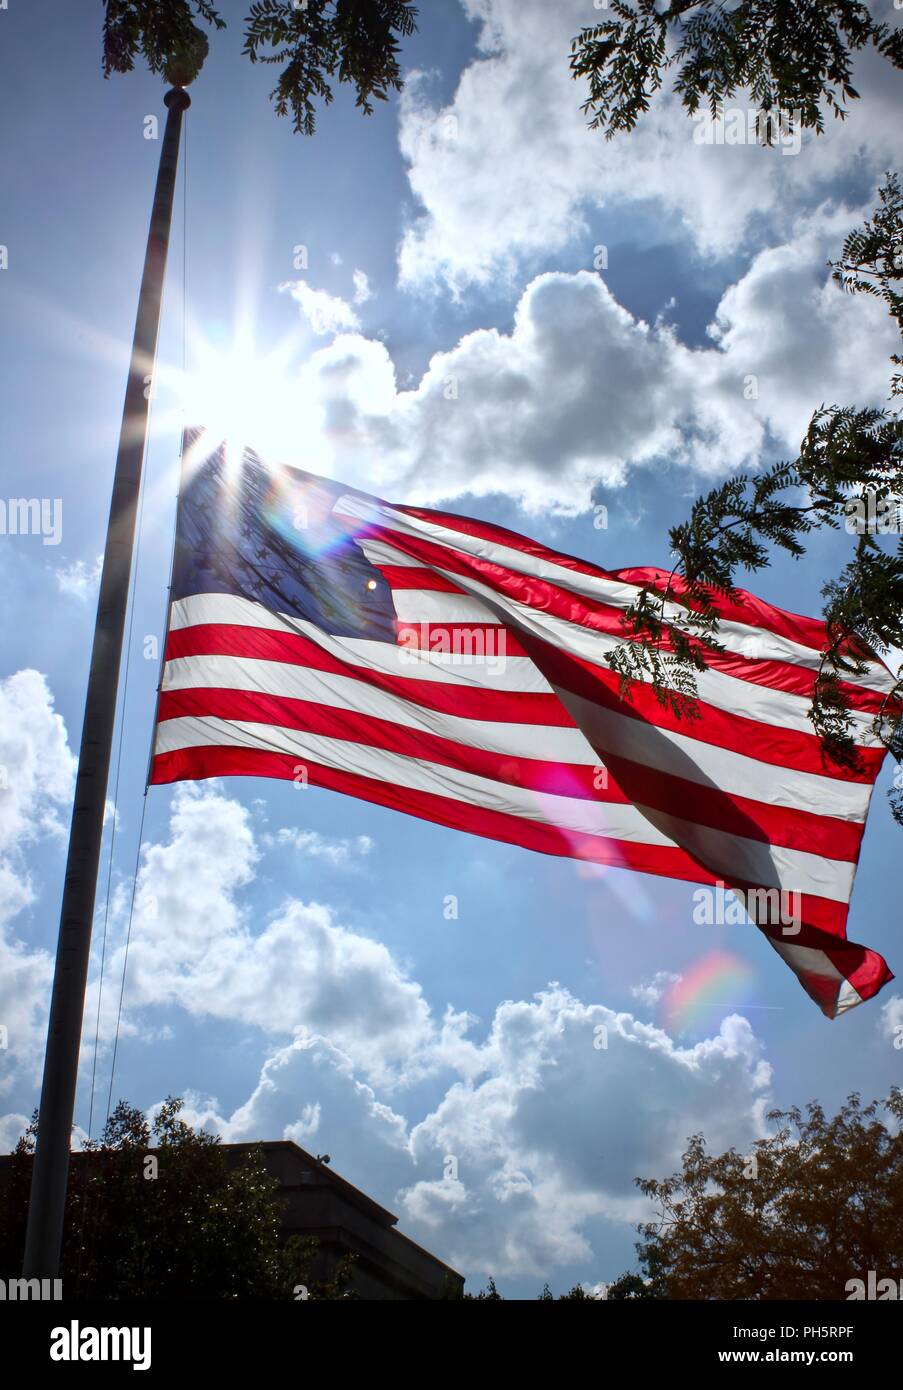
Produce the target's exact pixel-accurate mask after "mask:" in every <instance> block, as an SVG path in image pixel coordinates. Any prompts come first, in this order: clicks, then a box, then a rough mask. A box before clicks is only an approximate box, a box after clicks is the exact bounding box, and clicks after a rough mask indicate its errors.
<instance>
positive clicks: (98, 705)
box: [23, 43, 206, 1279]
mask: <svg viewBox="0 0 903 1390" xmlns="http://www.w3.org/2000/svg"><path fill="white" fill-rule="evenodd" d="M204 47H205V48H206V43H205V45H204ZM183 61H184V55H183ZM201 61H203V55H201ZM191 66H192V64H191V63H189V65H188V68H186V67H184V66H183V67H182V68H180V69H178V72H179V75H178V76H176V73H175V69H171V70H170V71H168V73H167V76H169V78H170V81H175V82H179V81H180V80H181V81H183V82H184V81H186V80H187V81H190V80H191V78H192V77H193V76H195V75H196V72H197V69H198V68H199V67H200V62H197V61H195V64H194V71H190V69H191ZM183 73H185V74H186V75H185V76H183V75H182V74H183ZM164 101H165V103H166V107H167V111H168V114H167V117H166V130H165V132H164V135H163V148H162V149H161V151H160V167H159V170H158V172H157V184H156V188H155V191H154V203H153V209H152V211H151V219H150V231H149V233H148V238H147V251H146V254H145V259H144V274H143V277H142V280H141V294H140V297H139V299H138V314H137V318H136V321H135V337H134V341H133V344H132V358H131V365H130V367H129V377H128V384H127V386H126V392H125V406H124V409H123V415H122V430H121V433H120V436H119V452H118V454H117V457H116V472H115V474H114V478H113V495H112V500H111V503H110V519H109V525H108V528H107V540H106V547H105V550H104V557H103V571H102V574H101V580H100V596H99V598H98V603H97V621H96V625H95V628H94V646H93V649H92V652H91V670H90V674H89V677H88V692H87V696H86V699H85V716H84V723H83V725H82V740H81V748H80V750H79V758H78V776H77V779H76V784H75V803H74V806H73V809H72V825H71V829H70V832H69V854H68V858H67V860H66V877H65V882H64V887H63V903H62V910H61V913H60V931H59V940H58V944H57V954H56V967H55V970H54V976H53V994H52V997H51V1004H50V1025H49V1028H48V1033H47V1050H46V1053H45V1055H44V1077H43V1081H42V1084H41V1105H40V1111H39V1114H38V1134H37V1147H36V1150H35V1157H34V1168H33V1171H32V1176H31V1197H30V1200H29V1204H28V1226H27V1230H26V1236H25V1264H24V1271H23V1272H24V1275H25V1277H26V1278H29V1279H34V1278H39V1279H41V1278H55V1277H56V1275H57V1272H58V1269H59V1261H60V1252H61V1248H62V1240H63V1214H64V1210H65V1205H66V1186H67V1181H68V1176H69V1139H70V1135H71V1132H72V1118H73V1113H74V1110H75V1092H76V1083H77V1080H78V1054H79V1043H80V1040H81V1030H82V1015H83V1012H84V1005H85V989H86V986H87V981H88V961H89V957H90V952H91V923H92V918H93V915H94V897H95V891H96V887H97V870H98V863H99V859H100V848H101V838H102V835H103V817H104V807H105V804H106V794H107V775H108V772H109V767H110V753H111V749H112V743H113V724H114V718H115V712H116V692H117V686H118V681H119V665H120V658H121V654H122V638H123V631H124V628H125V617H126V608H127V604H128V588H129V577H130V574H131V569H132V548H133V542H134V537H135V519H136V515H137V507H138V494H139V489H140V486H141V469H142V465H143V460H144V449H145V443H146V439H147V417H148V397H149V395H150V392H149V391H147V390H146V387H147V385H148V384H149V383H150V382H151V380H152V375H153V369H154V361H155V357H156V351H157V337H158V332H159V327H160V305H161V300H162V295H163V278H164V274H165V271H166V255H167V251H168V249H169V232H170V225H171V222H172V205H173V195H174V192H175V186H176V169H177V166H178V160H179V138H180V135H181V130H182V114H183V112H185V111H186V110H187V109H188V107H189V106H190V105H191V98H190V97H189V95H188V93H187V92H186V91H185V90H184V89H183V86H181V85H179V86H175V87H173V89H172V90H171V91H168V92H167V93H166V96H165V97H164Z"/></svg>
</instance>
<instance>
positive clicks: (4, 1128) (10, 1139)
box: [0, 1112, 28, 1154]
mask: <svg viewBox="0 0 903 1390" xmlns="http://www.w3.org/2000/svg"><path fill="white" fill-rule="evenodd" d="M27 1127H28V1119H27V1117H26V1116H25V1115H17V1114H15V1113H14V1112H11V1113H10V1114H9V1115H0V1154H8V1153H12V1151H13V1149H14V1148H15V1147H16V1144H17V1143H18V1142H19V1139H20V1138H21V1137H22V1135H23V1134H24V1133H25V1130H26V1129H27Z"/></svg>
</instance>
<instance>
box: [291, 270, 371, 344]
mask: <svg viewBox="0 0 903 1390" xmlns="http://www.w3.org/2000/svg"><path fill="white" fill-rule="evenodd" d="M365 278H366V277H365ZM279 288H280V289H281V290H287V291H288V293H289V294H290V295H291V297H292V299H293V300H294V301H295V303H296V304H297V305H298V307H299V308H300V310H301V313H302V314H303V315H304V317H305V318H306V319H307V321H308V323H309V324H310V326H311V328H312V329H313V331H314V333H316V334H317V335H318V336H320V337H325V336H326V335H327V334H329V333H350V332H353V331H354V330H355V329H357V328H359V327H360V324H359V321H358V317H357V314H356V313H355V312H354V310H353V309H352V307H351V305H350V304H348V303H346V301H345V300H344V299H340V298H339V297H338V296H337V295H332V294H327V292H326V290H315V289H312V288H311V286H310V285H308V283H307V281H306V280H292V281H289V282H287V283H286V284H284V285H280V286H279ZM355 302H360V301H357V300H356V301H355Z"/></svg>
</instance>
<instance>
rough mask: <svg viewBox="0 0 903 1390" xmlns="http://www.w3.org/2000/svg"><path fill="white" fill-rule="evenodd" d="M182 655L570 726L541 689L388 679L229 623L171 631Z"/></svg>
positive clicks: (457, 710) (170, 649) (170, 655)
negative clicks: (289, 669) (278, 668)
mask: <svg viewBox="0 0 903 1390" xmlns="http://www.w3.org/2000/svg"><path fill="white" fill-rule="evenodd" d="M187 656H236V657H245V658H250V659H253V660H258V661H278V662H283V663H284V664H286V665H290V666H307V667H310V668H311V669H312V670H315V671H328V672H331V673H332V674H334V675H340V676H350V677H351V678H352V679H354V680H359V681H364V682H365V683H366V684H368V685H372V686H374V687H375V688H376V689H378V690H385V691H387V692H388V693H389V694H391V695H397V696H399V697H400V698H401V699H403V700H410V701H411V703H412V704H415V705H422V706H423V707H424V708H425V709H434V710H439V711H441V712H443V713H445V714H459V715H461V716H462V717H463V718H465V719H489V720H492V721H494V722H496V723H502V724H504V723H511V724H549V725H554V726H555V727H557V728H568V727H571V728H572V727H573V726H574V721H573V719H571V717H570V715H569V714H568V713H567V711H566V710H565V708H564V706H563V705H562V703H561V701H560V700H559V699H558V697H557V695H552V694H547V693H544V692H542V691H537V692H533V691H511V692H509V691H505V690H487V689H483V688H477V687H473V686H469V685H453V684H450V683H448V682H444V681H431V680H417V679H415V678H413V677H412V678H407V677H404V676H389V675H386V674H385V673H383V672H380V671H374V670H371V669H370V668H368V667H364V666H357V665H355V664H354V663H353V662H350V661H342V660H340V659H339V658H338V657H335V656H333V655H332V654H331V653H330V652H327V651H325V650H324V648H323V647H321V646H319V645H318V644H317V643H316V642H314V641H312V640H311V639H310V638H308V637H305V636H303V635H302V634H301V633H295V632H279V631H273V630H271V629H269V628H262V627H244V626H241V625H240V624H232V623H196V624H194V625H192V626H191V627H180V628H176V629H175V630H174V631H171V632H170V634H169V638H168V640H167V643H166V659H167V661H174V660H176V659H177V658H179V657H187Z"/></svg>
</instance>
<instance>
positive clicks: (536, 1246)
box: [188, 985, 771, 1280]
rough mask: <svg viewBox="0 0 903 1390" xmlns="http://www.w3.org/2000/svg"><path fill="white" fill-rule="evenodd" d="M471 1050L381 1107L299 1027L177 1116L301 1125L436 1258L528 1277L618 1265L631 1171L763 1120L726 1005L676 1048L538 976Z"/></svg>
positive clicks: (758, 1059)
mask: <svg viewBox="0 0 903 1390" xmlns="http://www.w3.org/2000/svg"><path fill="white" fill-rule="evenodd" d="M600 1038H601V1039H604V1041H605V1044H606V1045H605V1046H604V1047H600V1046H599V1045H598V1044H599V1040H600ZM476 1056H477V1065H478V1071H477V1074H476V1075H472V1076H469V1077H462V1076H458V1077H454V1076H452V1078H451V1079H450V1084H448V1085H447V1086H445V1087H444V1089H443V1091H442V1093H441V1094H440V1098H439V1099H438V1101H437V1102H436V1103H435V1104H434V1105H433V1106H432V1108H429V1107H427V1110H426V1113H424V1112H423V1109H422V1101H419V1103H418V1099H417V1097H416V1095H411V1096H409V1097H408V1099H407V1100H406V1101H404V1102H402V1101H399V1100H398V1099H397V1098H396V1099H395V1100H394V1102H393V1105H391V1106H390V1105H388V1104H386V1103H385V1101H384V1100H382V1099H381V1098H380V1095H379V1087H378V1086H375V1087H374V1086H371V1085H369V1084H366V1083H364V1082H362V1081H361V1080H359V1079H358V1077H357V1075H356V1070H355V1067H354V1065H353V1063H352V1062H351V1059H350V1058H349V1057H348V1055H347V1053H345V1052H344V1051H343V1050H342V1049H341V1048H340V1047H336V1046H335V1045H334V1044H332V1043H331V1042H330V1041H328V1040H327V1039H326V1038H325V1037H322V1036H321V1037H308V1038H300V1037H299V1038H296V1039H295V1040H294V1041H293V1042H292V1043H290V1044H289V1045H287V1046H285V1047H280V1048H279V1049H278V1050H277V1051H276V1052H275V1053H274V1054H273V1055H272V1056H271V1057H270V1058H268V1060H267V1061H266V1063H265V1064H264V1066H263V1068H262V1071H261V1075H260V1080H259V1082H258V1084H257V1086H256V1087H255V1089H254V1091H253V1092H252V1094H251V1095H250V1097H249V1098H248V1100H247V1101H245V1102H244V1103H243V1104H241V1105H240V1106H239V1107H238V1108H237V1109H236V1110H234V1111H233V1112H232V1113H231V1114H228V1115H223V1114H221V1113H220V1108H219V1106H218V1104H217V1102H216V1101H215V1099H207V1100H204V1099H202V1098H200V1097H194V1096H192V1097H190V1098H189V1107H188V1118H189V1119H190V1120H191V1121H192V1122H193V1123H195V1124H203V1125H206V1126H207V1127H208V1128H210V1129H212V1130H214V1131H216V1132H218V1133H220V1134H221V1135H222V1137H223V1138H224V1139H226V1140H229V1141H233V1142H234V1141H240V1140H254V1139H266V1138H268V1139H273V1138H279V1137H281V1138H294V1139H295V1140H296V1142H300V1143H302V1145H303V1144H304V1143H305V1139H309V1138H312V1137H314V1136H315V1138H316V1147H317V1148H326V1149H328V1151H329V1152H330V1154H331V1155H332V1160H333V1167H334V1168H335V1169H336V1171H337V1172H340V1173H341V1174H342V1176H343V1177H346V1178H348V1179H349V1180H350V1181H352V1182H355V1183H357V1184H358V1185H360V1186H362V1187H363V1188H364V1189H365V1190H366V1191H367V1192H368V1193H369V1194H370V1195H372V1196H374V1197H375V1198H376V1199H377V1200H379V1201H382V1202H383V1203H384V1204H385V1205H388V1206H389V1207H390V1209H392V1210H393V1211H395V1212H396V1214H397V1215H398V1216H399V1218H400V1224H401V1227H402V1229H403V1230H405V1231H406V1232H407V1233H408V1234H410V1235H412V1236H413V1237H414V1238H415V1239H417V1240H419V1241H421V1242H423V1243H424V1244H426V1245H427V1246H428V1248H430V1249H432V1250H434V1251H436V1253H438V1254H440V1255H441V1256H442V1257H443V1258H444V1259H446V1260H448V1261H449V1262H450V1263H451V1264H453V1265H455V1266H457V1267H459V1268H464V1269H465V1270H467V1271H468V1273H469V1274H470V1275H472V1276H475V1277H480V1276H485V1275H486V1274H489V1273H495V1274H496V1275H499V1276H509V1277H515V1276H517V1277H531V1278H536V1279H537V1280H541V1279H545V1278H547V1277H552V1276H553V1275H554V1273H555V1271H556V1270H558V1269H562V1268H574V1267H575V1266H579V1267H581V1268H583V1269H584V1270H585V1271H586V1273H587V1274H588V1275H590V1276H592V1277H593V1278H595V1279H597V1280H598V1279H599V1278H601V1277H602V1276H605V1277H613V1275H614V1274H615V1273H619V1272H620V1270H612V1269H607V1268H603V1267H602V1266H603V1265H604V1260H605V1257H604V1251H603V1249H602V1243H603V1240H604V1234H605V1232H606V1231H609V1230H610V1228H611V1223H614V1224H615V1226H616V1227H619V1228H620V1229H621V1230H623V1231H626V1230H627V1229H629V1228H630V1227H631V1226H632V1224H633V1223H634V1222H636V1221H637V1220H640V1219H642V1218H643V1217H644V1216H645V1215H646V1210H647V1209H646V1205H645V1202H644V1200H643V1199H642V1198H640V1197H639V1196H638V1194H637V1192H636V1188H635V1186H634V1182H633V1179H634V1177H635V1176H637V1175H647V1174H648V1175H653V1174H655V1175H664V1174H666V1173H668V1172H670V1171H671V1170H672V1168H673V1167H674V1166H675V1165H679V1159H680V1153H681V1151H682V1149H683V1146H684V1141H685V1139H686V1137H687V1135H688V1134H689V1133H691V1132H695V1131H696V1130H699V1129H702V1130H703V1131H704V1132H705V1133H706V1135H707V1137H708V1139H709V1141H710V1143H711V1144H712V1145H713V1146H727V1145H730V1144H735V1145H737V1146H740V1147H741V1148H742V1147H743V1146H746V1145H749V1144H751V1143H752V1142H753V1140H754V1139H755V1138H756V1137H758V1136H759V1135H760V1134H761V1133H762V1132H763V1131H762V1125H763V1119H762V1115H763V1110H764V1108H765V1106H766V1102H767V1099H768V1088H769V1085H770V1080H771V1073H770V1069H769V1067H768V1065H767V1063H766V1062H765V1061H764V1059H763V1056H762V1049H761V1044H760V1043H759V1041H758V1040H757V1038H756V1037H755V1035H754V1033H753V1031H752V1029H751V1027H750V1025H749V1023H748V1022H747V1021H746V1020H745V1019H742V1018H738V1017H736V1016H732V1017H729V1018H726V1019H725V1020H724V1021H723V1022H722V1024H721V1027H720V1029H719V1031H718V1033H717V1034H716V1035H715V1036H713V1037H711V1038H708V1039H706V1040H704V1041H702V1042H700V1043H698V1044H696V1045H695V1046H693V1047H686V1048H682V1047H679V1046H678V1045H677V1044H675V1043H674V1042H673V1041H672V1039H670V1038H669V1037H668V1036H667V1035H666V1034H665V1033H663V1032H662V1031H661V1030H659V1029H656V1028H653V1027H650V1026H649V1025H647V1024H643V1023H640V1022H638V1021H637V1020H636V1019H634V1018H632V1017H631V1016H630V1015H629V1014H625V1013H615V1012H614V1011H612V1010H610V1009H607V1008H605V1007H603V1006H602V1005H591V1004H587V1003H584V1002H582V1001H581V1000H579V999H577V998H576V997H575V996H574V995H573V994H571V993H569V992H568V991H567V990H564V989H561V988H560V987H559V986H555V985H552V986H550V987H549V988H548V989H546V990H544V991H542V992H541V993H539V994H538V995H536V996H535V998H534V999H532V1000H530V1001H518V1002H514V1001H508V1002H506V1003H504V1004H501V1005H500V1006H499V1007H498V1008H497V1009H496V1012H495V1016H494V1018H493V1020H492V1022H491V1025H490V1028H489V1030H488V1033H487V1035H486V1038H485V1041H484V1042H483V1043H482V1044H479V1045H477V1046H476ZM577 1098H579V1103H575V1102H576V1100H577ZM418 1112H419V1114H418Z"/></svg>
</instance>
